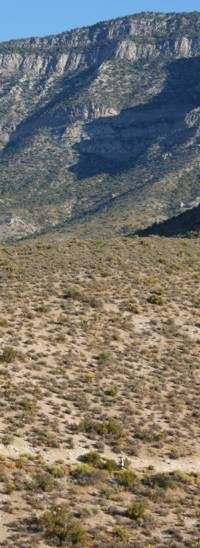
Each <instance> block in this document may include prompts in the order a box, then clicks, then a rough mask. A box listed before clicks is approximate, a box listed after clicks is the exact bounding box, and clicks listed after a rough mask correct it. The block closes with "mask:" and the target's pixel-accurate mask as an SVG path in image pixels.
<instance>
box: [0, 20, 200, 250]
mask: <svg viewBox="0 0 200 548" xmlns="http://www.w3.org/2000/svg"><path fill="white" fill-rule="evenodd" d="M0 78H1V91H0V111H1V117H0V207H1V209H0V239H1V241H5V240H9V239H11V238H12V239H15V238H19V237H22V236H26V235H29V234H35V233H36V234H37V233H39V232H45V231H50V230H60V231H65V232H69V233H70V234H72V233H73V234H75V235H76V234H78V235H87V234H89V235H90V236H91V235H92V236H101V235H106V234H114V233H126V232H129V231H130V228H132V229H138V228H142V227H145V226H147V225H150V224H152V223H153V222H155V221H160V220H163V219H166V218H168V217H171V216H172V215H176V214H178V213H179V212H180V211H181V207H180V204H181V203H182V202H183V203H187V202H189V201H191V200H195V199H196V197H197V196H198V195H199V181H200V170H199V164H200V156H199V147H200V13H199V12H194V13H190V14H188V13H187V14H186V13H182V14H175V13H173V14H161V13H141V14H137V15H132V16H129V17H124V18H119V19H117V20H113V21H108V22H101V23H99V24H97V25H94V26H92V27H88V28H82V29H77V30H73V31H70V32H64V33H63V34H61V35H58V36H49V37H45V38H30V39H23V40H17V41H10V42H7V43H1V44H0Z"/></svg>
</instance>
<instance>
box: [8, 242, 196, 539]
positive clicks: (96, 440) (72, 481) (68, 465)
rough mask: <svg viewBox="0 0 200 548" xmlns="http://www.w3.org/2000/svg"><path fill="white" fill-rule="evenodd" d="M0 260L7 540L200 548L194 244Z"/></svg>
mask: <svg viewBox="0 0 200 548" xmlns="http://www.w3.org/2000/svg"><path fill="white" fill-rule="evenodd" d="M0 265H1V278H0V289H1V312H0V337H1V353H0V380H1V422H0V492H1V501H0V545H1V546H2V547H4V548H13V547H15V548H30V547H31V548H32V547H35V548H36V547H37V548H47V547H48V546H67V547H71V546H79V547H80V546H84V547H86V548H89V547H91V548H92V547H98V548H103V547H106V548H113V547H117V548H125V547H127V546H130V547H134V548H146V547H147V546H149V547H150V546H151V547H152V548H165V547H173V548H175V547H177V548H181V547H182V548H184V547H193V548H198V547H199V538H200V530H199V478H200V447H199V426H200V421H199V383H200V378H199V365H200V361H199V348H200V346H199V345H200V292H199V267H200V254H199V239H191V240H186V239H167V238H164V239H163V240H162V239H161V238H159V237H151V238H148V239H142V238H139V237H136V238H130V237H129V238H116V239H113V240H111V241H106V240H96V241H91V240H90V241H89V240H88V241H78V240H75V239H71V240H66V238H64V237H63V238H62V239H61V238H60V239H58V240H56V239H55V238H54V239H53V238H52V239H51V241H50V239H47V238H43V239H40V240H35V241H32V242H30V241H29V242H21V243H18V244H17V245H15V246H9V247H6V246H1V250H0ZM49 265H51V270H50V269H49ZM123 459H124V460H123Z"/></svg>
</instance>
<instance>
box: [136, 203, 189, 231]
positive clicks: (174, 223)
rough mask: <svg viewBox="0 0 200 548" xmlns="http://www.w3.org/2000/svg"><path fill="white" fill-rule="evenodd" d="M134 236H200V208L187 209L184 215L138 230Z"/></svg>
mask: <svg viewBox="0 0 200 548" xmlns="http://www.w3.org/2000/svg"><path fill="white" fill-rule="evenodd" d="M136 234H138V236H152V235H155V236H166V237H170V236H171V237H176V236H182V237H185V236H189V235H190V234H192V235H193V234H196V235H200V206H197V207H193V208H192V209H188V210H187V211H184V213H181V214H180V215H177V216H176V217H172V218H171V219H167V220H166V221H163V222H160V223H154V224H153V225H152V226H149V227H147V228H145V229H143V230H138V231H137V232H136Z"/></svg>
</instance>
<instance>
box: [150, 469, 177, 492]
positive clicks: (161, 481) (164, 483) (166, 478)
mask: <svg viewBox="0 0 200 548" xmlns="http://www.w3.org/2000/svg"><path fill="white" fill-rule="evenodd" d="M145 482H146V483H147V484H148V485H150V486H151V487H153V488H154V487H159V488H161V489H168V488H170V489H173V488H174V487H176V486H177V478H176V477H175V476H174V475H171V474H168V473H164V472H161V473H159V474H155V475H152V476H150V477H149V478H147V479H146V480H145Z"/></svg>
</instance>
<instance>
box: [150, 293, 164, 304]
mask: <svg viewBox="0 0 200 548" xmlns="http://www.w3.org/2000/svg"><path fill="white" fill-rule="evenodd" d="M147 300H148V303H150V304H158V305H161V304H163V303H164V301H163V298H162V296H161V295H155V294H153V295H150V297H149V298H148V299H147Z"/></svg>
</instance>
